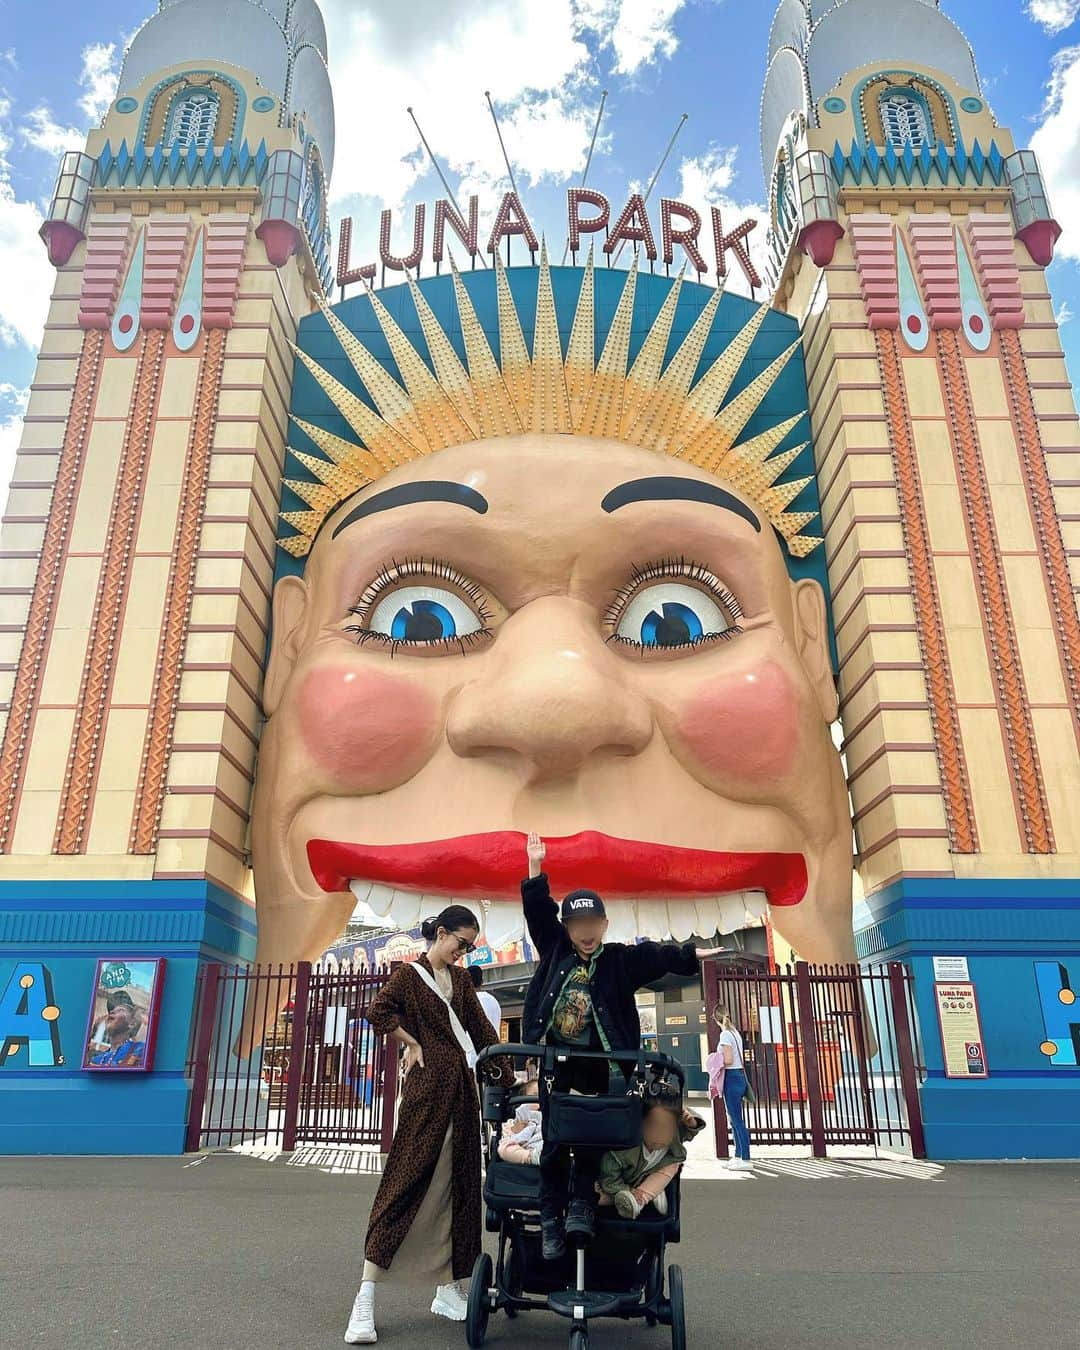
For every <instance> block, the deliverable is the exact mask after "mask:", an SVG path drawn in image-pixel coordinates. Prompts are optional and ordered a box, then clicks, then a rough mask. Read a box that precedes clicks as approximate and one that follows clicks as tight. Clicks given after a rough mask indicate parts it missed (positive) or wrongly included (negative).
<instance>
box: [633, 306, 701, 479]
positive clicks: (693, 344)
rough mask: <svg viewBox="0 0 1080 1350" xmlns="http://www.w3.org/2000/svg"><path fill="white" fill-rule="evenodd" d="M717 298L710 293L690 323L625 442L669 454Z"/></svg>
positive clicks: (698, 362)
mask: <svg viewBox="0 0 1080 1350" xmlns="http://www.w3.org/2000/svg"><path fill="white" fill-rule="evenodd" d="M721 295H722V292H721V291H713V293H712V295H711V296H710V297H709V301H708V303H707V304H706V305H705V307H704V309H703V310H702V311H701V313H700V314H699V315H698V317H697V318H696V319H695V320H694V324H693V326H692V327H691V329H690V332H689V333H687V335H686V337H685V338H683V340H682V342H681V343H680V344H679V348H678V350H677V351H676V353H675V355H674V356H673V357H672V358H671V360H670V361H669V362H668V365H667V368H666V370H665V371H664V373H663V375H661V377H660V383H659V384H658V385H657V386H656V388H655V389H654V390H653V392H652V393H651V394H650V395H649V397H648V399H647V400H646V401H645V404H644V406H643V407H642V409H641V412H640V413H639V414H638V416H637V417H636V418H635V420H634V423H633V425H632V426H631V427H629V428H628V430H627V435H626V439H627V440H629V441H630V442H631V443H632V444H633V445H640V446H644V447H646V448H648V447H649V446H653V447H654V448H655V449H657V450H660V451H662V452H663V453H665V454H668V453H670V448H669V447H670V443H671V440H672V438H673V437H675V436H676V433H677V431H678V426H679V422H680V419H681V418H682V415H683V413H684V411H685V407H686V396H687V392H688V391H689V389H690V381H691V380H692V379H693V378H694V374H695V372H696V371H697V368H698V366H699V365H700V363H701V355H702V352H704V350H705V344H706V342H708V340H709V334H710V333H711V332H712V326H713V320H714V319H715V318H716V311H717V309H718V307H719V305H720V297H721ZM676 443H677V442H676Z"/></svg>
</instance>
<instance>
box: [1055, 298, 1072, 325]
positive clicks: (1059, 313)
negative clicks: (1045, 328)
mask: <svg viewBox="0 0 1080 1350" xmlns="http://www.w3.org/2000/svg"><path fill="white" fill-rule="evenodd" d="M1075 318H1076V315H1075V314H1074V313H1073V311H1072V306H1071V305H1070V304H1069V302H1068V300H1062V302H1061V304H1060V305H1058V307H1057V309H1056V310H1055V311H1054V319H1055V321H1056V322H1057V326H1058V327H1059V328H1064V327H1065V325H1066V324H1067V323H1071V322H1072V320H1073V319H1075Z"/></svg>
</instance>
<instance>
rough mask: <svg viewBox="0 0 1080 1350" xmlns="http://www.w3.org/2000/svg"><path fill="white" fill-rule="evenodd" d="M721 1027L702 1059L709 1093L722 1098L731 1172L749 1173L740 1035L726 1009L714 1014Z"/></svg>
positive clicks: (741, 1039)
mask: <svg viewBox="0 0 1080 1350" xmlns="http://www.w3.org/2000/svg"><path fill="white" fill-rule="evenodd" d="M713 1016H714V1018H715V1020H716V1022H717V1024H718V1025H719V1027H720V1037H719V1040H718V1041H717V1046H716V1049H715V1050H714V1051H713V1052H712V1054H711V1055H710V1056H709V1057H708V1059H707V1060H706V1061H705V1069H706V1072H707V1073H708V1075H709V1096H710V1097H712V1098H714V1099H715V1098H717V1097H722V1098H723V1102H724V1108H725V1109H726V1111H727V1113H728V1119H729V1120H730V1121H731V1132H732V1134H733V1135H734V1136H735V1156H734V1158H732V1159H731V1160H730V1161H729V1162H728V1167H729V1168H730V1169H731V1171H733V1172H752V1171H753V1170H754V1164H753V1163H752V1162H751V1161H750V1131H749V1130H748V1129H747V1126H746V1119H745V1117H744V1114H743V1099H744V1098H745V1097H746V1094H747V1092H749V1090H750V1085H749V1083H748V1082H747V1078H746V1069H745V1061H744V1059H743V1038H742V1035H741V1034H740V1032H739V1031H738V1029H737V1028H736V1026H735V1023H734V1022H733V1021H732V1020H731V1014H730V1013H729V1012H728V1010H727V1009H726V1008H717V1009H716V1011H715V1013H714V1014H713Z"/></svg>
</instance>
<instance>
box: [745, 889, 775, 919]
mask: <svg viewBox="0 0 1080 1350" xmlns="http://www.w3.org/2000/svg"><path fill="white" fill-rule="evenodd" d="M743 899H744V900H745V901H746V912H747V914H749V915H750V916H751V918H754V919H763V918H764V917H765V915H766V914H767V913H768V911H769V899H768V896H766V894H765V892H764V891H745V892H744V893H743Z"/></svg>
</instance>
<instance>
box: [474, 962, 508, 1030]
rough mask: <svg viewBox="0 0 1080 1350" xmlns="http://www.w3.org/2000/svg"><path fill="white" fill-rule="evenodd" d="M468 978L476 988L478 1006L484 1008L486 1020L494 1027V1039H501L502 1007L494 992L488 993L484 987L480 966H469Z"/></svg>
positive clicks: (482, 972)
mask: <svg viewBox="0 0 1080 1350" xmlns="http://www.w3.org/2000/svg"><path fill="white" fill-rule="evenodd" d="M468 974H469V979H470V980H472V987H473V988H474V989H475V990H476V997H477V998H478V999H479V1000H480V1006H481V1008H483V1010H484V1015H485V1016H486V1017H487V1020H488V1021H489V1022H490V1023H491V1025H492V1026H493V1027H494V1028H495V1039H496V1040H499V1041H501V1040H502V1008H501V1006H500V1005H499V1000H498V999H497V998H496V997H495V995H494V994H489V993H487V992H486V991H485V989H484V971H483V967H482V966H470V967H469V971H468Z"/></svg>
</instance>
